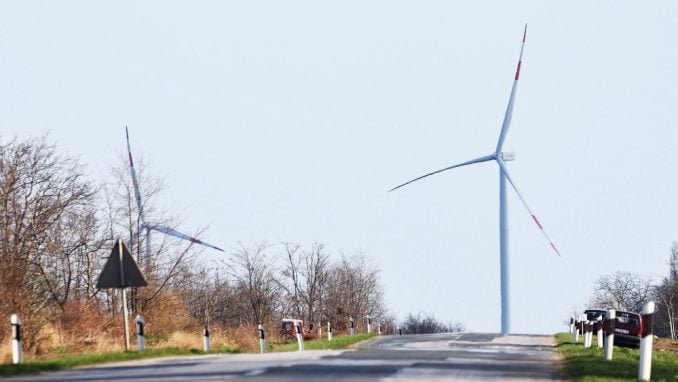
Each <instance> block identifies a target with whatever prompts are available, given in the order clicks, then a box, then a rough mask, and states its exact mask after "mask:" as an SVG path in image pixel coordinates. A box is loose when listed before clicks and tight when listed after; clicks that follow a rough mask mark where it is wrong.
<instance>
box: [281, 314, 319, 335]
mask: <svg viewBox="0 0 678 382" xmlns="http://www.w3.org/2000/svg"><path fill="white" fill-rule="evenodd" d="M297 324H298V325H299V326H300V327H301V335H302V338H303V339H304V341H306V340H313V339H315V337H316V333H315V325H314V324H313V323H312V322H311V323H310V324H309V325H308V328H306V327H304V321H302V320H296V319H293V318H284V319H283V320H282V328H281V329H280V334H282V335H285V336H288V335H289V336H291V337H293V338H297V331H296V329H295V328H294V326H295V325H297Z"/></svg>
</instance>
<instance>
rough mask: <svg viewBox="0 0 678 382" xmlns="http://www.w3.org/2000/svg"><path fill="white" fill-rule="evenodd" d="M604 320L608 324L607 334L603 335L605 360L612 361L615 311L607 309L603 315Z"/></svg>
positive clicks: (615, 321) (615, 320)
mask: <svg viewBox="0 0 678 382" xmlns="http://www.w3.org/2000/svg"><path fill="white" fill-rule="evenodd" d="M605 320H606V321H607V322H608V325H607V333H605V351H604V353H605V359H606V360H608V361H612V349H613V348H614V328H615V326H616V323H617V311H616V310H614V309H609V310H608V311H607V314H606V315H605Z"/></svg>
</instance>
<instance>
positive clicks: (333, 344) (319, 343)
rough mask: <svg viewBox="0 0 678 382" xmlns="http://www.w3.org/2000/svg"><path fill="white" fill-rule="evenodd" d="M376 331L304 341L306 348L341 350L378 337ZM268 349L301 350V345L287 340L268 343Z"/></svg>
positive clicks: (276, 350) (278, 350) (275, 350)
mask: <svg viewBox="0 0 678 382" xmlns="http://www.w3.org/2000/svg"><path fill="white" fill-rule="evenodd" d="M377 335H378V334H376V333H370V334H367V333H356V334H355V335H353V336H349V335H342V336H334V337H332V341H329V340H328V339H327V338H317V339H315V340H312V341H304V349H305V350H340V349H346V348H348V347H349V346H351V345H354V344H357V343H358V342H362V341H365V340H368V339H370V338H373V337H376V336H377ZM267 345H268V346H266V350H267V351H271V352H283V351H296V350H299V345H297V342H296V341H294V342H287V343H283V344H267Z"/></svg>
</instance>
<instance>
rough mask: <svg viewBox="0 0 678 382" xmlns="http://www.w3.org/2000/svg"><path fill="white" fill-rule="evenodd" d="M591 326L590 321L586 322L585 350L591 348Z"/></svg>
mask: <svg viewBox="0 0 678 382" xmlns="http://www.w3.org/2000/svg"><path fill="white" fill-rule="evenodd" d="M590 334H591V325H590V324H589V321H585V322H584V348H590V347H591V336H590Z"/></svg>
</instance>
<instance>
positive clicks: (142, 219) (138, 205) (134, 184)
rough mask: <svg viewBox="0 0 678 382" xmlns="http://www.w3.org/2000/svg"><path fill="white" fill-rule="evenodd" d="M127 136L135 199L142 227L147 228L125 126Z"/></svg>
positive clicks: (127, 135)
mask: <svg viewBox="0 0 678 382" xmlns="http://www.w3.org/2000/svg"><path fill="white" fill-rule="evenodd" d="M125 136H126V137H127V155H128V156H129V171H130V172H131V173H132V185H133V186H134V198H135V199H136V200H137V207H139V216H140V217H141V225H142V226H146V217H145V216H144V206H143V204H141V194H140V193H139V182H138V181H137V172H136V170H135V169H134V160H133V159H132V148H131V147H130V144H129V131H128V130H127V126H125Z"/></svg>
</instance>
